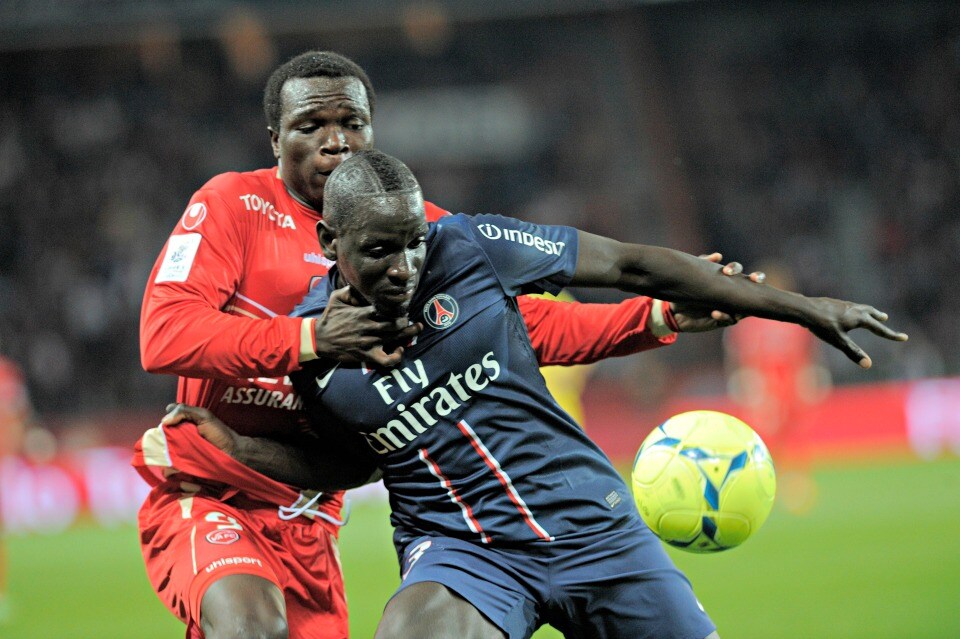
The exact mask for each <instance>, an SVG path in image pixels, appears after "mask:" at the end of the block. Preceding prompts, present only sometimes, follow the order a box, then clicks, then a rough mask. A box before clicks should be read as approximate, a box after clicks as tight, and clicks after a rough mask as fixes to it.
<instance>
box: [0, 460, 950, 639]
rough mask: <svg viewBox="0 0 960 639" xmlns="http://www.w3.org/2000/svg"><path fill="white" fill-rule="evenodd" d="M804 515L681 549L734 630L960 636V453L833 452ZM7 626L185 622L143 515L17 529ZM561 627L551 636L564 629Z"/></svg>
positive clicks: (914, 638)
mask: <svg viewBox="0 0 960 639" xmlns="http://www.w3.org/2000/svg"><path fill="white" fill-rule="evenodd" d="M814 477H815V479H816V482H817V486H818V490H819V498H818V500H817V502H816V504H815V506H814V507H813V508H812V510H811V511H810V512H809V513H808V514H806V515H802V516H798V515H792V514H789V513H787V512H786V511H785V510H784V509H783V508H782V507H779V505H778V506H777V507H775V508H774V511H773V514H772V515H771V517H770V519H769V521H767V523H766V525H765V526H764V528H763V529H762V530H761V531H760V532H759V533H758V534H757V536H756V537H754V538H752V539H750V540H749V541H748V542H747V543H746V544H745V545H744V546H742V547H740V548H736V549H733V550H730V551H728V552H726V553H721V554H718V555H710V556H703V555H688V554H685V553H682V552H679V551H672V550H671V555H672V556H673V557H674V559H675V561H676V562H677V563H678V564H679V566H680V567H681V569H683V570H684V571H685V572H686V574H687V575H688V576H689V577H690V580H691V581H692V582H693V585H694V589H695V590H696V592H697V595H698V597H699V598H700V600H701V602H703V605H704V606H705V607H706V609H707V611H708V612H709V613H710V614H711V616H712V617H713V619H714V621H716V623H717V625H718V628H719V632H720V635H721V636H722V637H724V638H725V639H754V638H756V639H760V638H763V639H771V638H773V639H777V638H783V639H795V638H802V637H818V638H819V639H831V638H833V639H859V638H863V639H867V638H869V639H884V638H890V639H894V638H896V639H949V638H954V637H960V609H958V605H957V601H958V597H960V543H958V536H960V460H958V459H956V458H950V459H942V460H939V461H935V462H929V463H921V462H912V461H900V462H886V463H882V464H881V463H871V464H857V465H849V466H843V467H841V466H829V467H825V468H821V469H818V470H817V471H816V472H815V475H814ZM386 518H387V508H386V505H385V504H380V503H359V504H356V505H355V506H354V509H353V516H352V521H351V523H350V525H349V526H348V527H347V528H346V529H345V530H344V533H343V538H342V542H341V552H342V556H343V562H344V570H345V573H346V580H347V589H348V597H349V603H350V608H351V613H352V626H351V627H352V632H353V634H352V636H353V637H354V639H368V638H369V637H372V635H373V629H374V628H375V626H376V622H377V619H378V618H379V615H380V611H381V610H382V607H383V604H384V602H385V601H386V599H387V597H388V596H389V595H390V593H391V592H392V590H393V588H394V586H395V585H396V583H397V580H398V577H397V569H396V559H395V557H394V554H393V550H392V546H391V544H390V530H389V525H388V523H387V520H386ZM7 553H8V569H9V575H8V577H9V587H10V593H11V601H10V604H11V613H12V614H11V617H10V619H8V620H7V621H6V622H5V623H2V622H0V637H4V638H6V639H27V638H30V639H39V638H43V639H51V638H58V639H72V638H77V639H114V638H116V639H121V638H122V639H127V638H129V637H138V638H139V639H161V638H171V639H172V638H176V637H183V626H182V625H181V624H180V623H179V622H178V621H177V620H175V619H174V618H173V617H172V616H171V615H170V614H169V613H168V612H167V611H166V610H165V609H164V608H163V607H162V606H161V604H160V603H159V601H158V600H156V598H155V596H154V595H153V593H152V592H151V590H150V587H149V585H148V584H147V580H146V577H145V575H144V573H143V568H142V565H141V560H140V555H139V549H138V547H137V542H136V531H135V529H134V528H133V527H132V526H122V527H119V528H115V529H103V528H98V527H94V526H92V525H78V526H76V527H74V528H72V529H70V530H68V531H66V532H63V533H59V534H54V535H46V536H44V535H30V536H14V537H10V538H8V539H7ZM559 636H560V634H559V633H556V632H555V631H553V630H552V629H544V630H541V631H540V632H539V633H537V635H536V637H537V639H547V638H553V637H559Z"/></svg>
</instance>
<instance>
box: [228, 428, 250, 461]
mask: <svg viewBox="0 0 960 639" xmlns="http://www.w3.org/2000/svg"><path fill="white" fill-rule="evenodd" d="M252 444H253V438H252V437H247V436H246V435H239V434H237V433H234V434H233V437H232V442H231V445H230V450H227V451H224V452H225V453H227V454H228V455H230V456H231V457H233V458H234V459H236V460H237V461H238V462H240V463H241V464H243V465H244V466H249V465H250V455H251V453H252V452H253V450H254V447H253V445H252Z"/></svg>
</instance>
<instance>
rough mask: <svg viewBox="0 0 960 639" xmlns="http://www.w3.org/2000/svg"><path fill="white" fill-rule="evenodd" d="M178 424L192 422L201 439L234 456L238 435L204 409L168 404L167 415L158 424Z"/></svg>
mask: <svg viewBox="0 0 960 639" xmlns="http://www.w3.org/2000/svg"><path fill="white" fill-rule="evenodd" d="M180 422H193V423H194V424H196V425H197V431H198V432H199V433H200V436H201V437H203V438H204V439H205V440H207V441H208V442H210V443H211V444H213V445H214V446H216V447H217V448H219V449H220V450H222V451H223V452H225V453H226V454H228V455H230V456H231V457H235V456H236V455H235V453H236V451H237V448H238V446H239V441H240V435H239V434H238V433H237V432H236V431H234V430H233V429H232V428H230V427H229V426H227V425H226V424H224V423H223V422H222V421H220V420H219V419H218V418H217V417H216V416H215V415H214V414H213V413H211V412H210V411H208V410H207V409H206V408H198V407H196V406H187V405H186V404H168V405H167V414H166V415H164V416H163V419H161V420H160V423H161V424H163V425H164V426H172V425H174V424H179V423H180Z"/></svg>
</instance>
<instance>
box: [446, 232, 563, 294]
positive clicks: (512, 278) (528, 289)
mask: <svg viewBox="0 0 960 639" xmlns="http://www.w3.org/2000/svg"><path fill="white" fill-rule="evenodd" d="M465 219H466V220H467V221H468V224H469V225H470V226H471V228H472V231H473V234H474V237H475V238H476V241H477V243H478V244H479V246H480V248H481V250H482V251H483V252H484V253H485V254H486V256H487V259H488V260H489V261H490V264H491V265H492V266H493V269H494V271H496V273H497V277H498V278H499V280H500V285H501V286H502V287H503V289H504V291H506V293H507V294H508V295H511V296H516V295H520V294H525V293H542V292H544V291H546V292H548V293H554V294H555V293H558V292H560V289H562V288H563V287H564V286H566V285H567V283H568V282H569V281H570V279H571V278H572V277H573V274H574V271H575V270H576V267H577V249H578V244H577V230H576V229H574V228H571V227H569V226H546V225H540V224H531V223H530V222H524V221H521V220H517V219H514V218H511V217H503V216H501V215H475V216H471V217H466V218H465Z"/></svg>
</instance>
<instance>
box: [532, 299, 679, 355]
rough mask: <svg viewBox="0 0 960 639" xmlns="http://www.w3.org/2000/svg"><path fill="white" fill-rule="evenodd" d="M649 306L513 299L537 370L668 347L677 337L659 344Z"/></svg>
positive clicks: (662, 339) (643, 303)
mask: <svg viewBox="0 0 960 639" xmlns="http://www.w3.org/2000/svg"><path fill="white" fill-rule="evenodd" d="M653 302H654V300H652V299H651V298H649V297H634V298H630V299H628V300H624V301H623V302H620V303H619V304H584V303H580V302H562V301H553V300H547V299H543V298H538V297H532V296H529V295H523V296H520V297H518V298H517V303H518V305H519V307H520V312H521V313H522V314H523V320H524V323H526V325H527V332H528V333H529V334H530V342H531V344H532V345H533V349H534V351H535V352H536V354H537V360H538V361H539V363H540V365H541V366H572V365H575V364H590V363H593V362H596V361H599V360H601V359H605V358H608V357H621V356H624V355H631V354H633V353H639V352H640V351H645V350H649V349H651V348H656V347H658V346H664V345H666V344H672V343H673V342H674V341H676V339H677V336H676V334H671V335H666V336H664V337H660V338H658V337H656V336H655V335H654V334H653V333H652V332H651V331H650V330H649V328H648V325H647V324H648V322H647V319H648V318H649V317H650V312H651V310H652V309H653Z"/></svg>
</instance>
